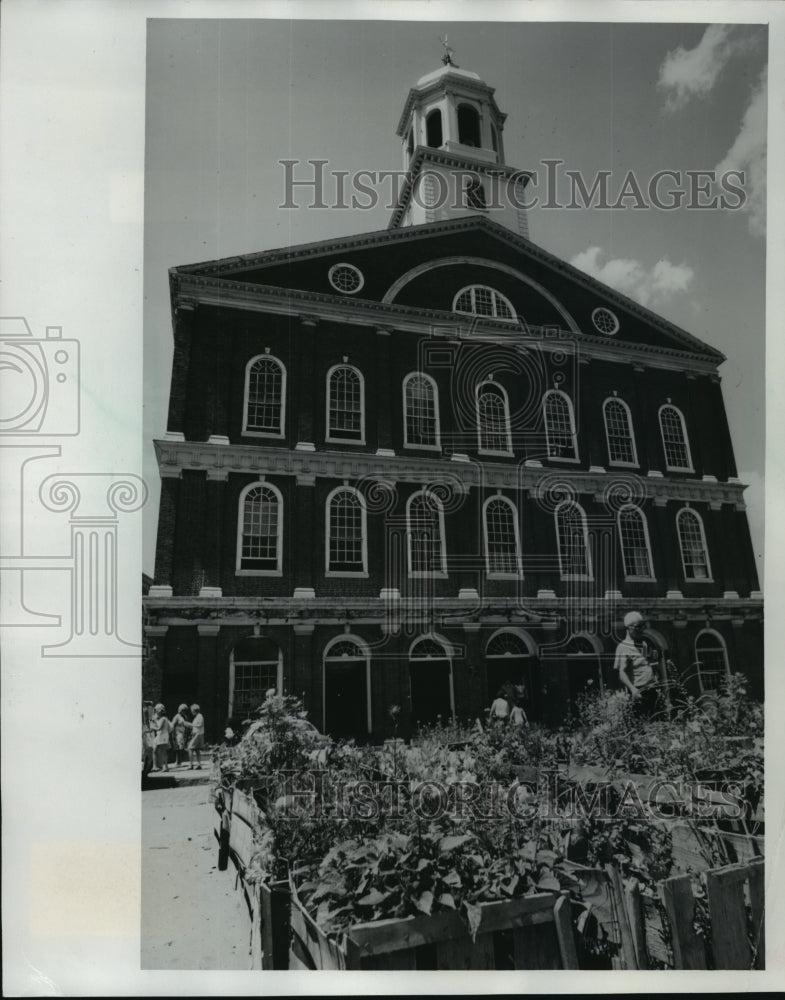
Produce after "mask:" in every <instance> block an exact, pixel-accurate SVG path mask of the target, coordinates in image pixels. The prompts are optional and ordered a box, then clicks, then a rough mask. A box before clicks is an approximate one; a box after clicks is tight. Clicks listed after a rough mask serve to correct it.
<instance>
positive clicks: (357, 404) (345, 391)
mask: <svg viewBox="0 0 785 1000" xmlns="http://www.w3.org/2000/svg"><path fill="white" fill-rule="evenodd" d="M327 440H328V441H347V442H353V443H354V444H365V382H364V380H363V377H362V375H361V374H360V372H359V371H358V370H357V369H356V368H353V367H352V366H351V365H335V366H334V367H333V368H331V369H330V370H329V371H328V372H327Z"/></svg>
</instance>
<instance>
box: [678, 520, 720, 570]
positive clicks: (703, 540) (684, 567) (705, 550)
mask: <svg viewBox="0 0 785 1000" xmlns="http://www.w3.org/2000/svg"><path fill="white" fill-rule="evenodd" d="M687 511H689V513H690V514H692V515H693V516H694V517H696V518H697V519H698V527H699V528H700V535H701V544H702V545H703V554H704V555H705V556H706V573H707V574H708V575H707V576H687V561H686V559H685V558H684V544H683V542H682V537H681V527H680V522H681V518H682V515H683V514H684V513H685V512H687ZM676 538H677V539H678V542H679V552H680V553H681V569H682V573H683V574H684V582H685V583H714V577H713V575H712V572H711V558H710V557H709V546H708V544H707V543H706V529H705V528H704V525H703V518H702V517H701V515H700V514H699V513H698V511H697V510H695V508H694V507H682V508H681V510H679V511H677V512H676Z"/></svg>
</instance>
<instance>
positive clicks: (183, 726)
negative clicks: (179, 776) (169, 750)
mask: <svg viewBox="0 0 785 1000" xmlns="http://www.w3.org/2000/svg"><path fill="white" fill-rule="evenodd" d="M189 722H190V719H189V717H188V706H187V705H185V704H183V705H180V706H179V707H178V709H177V715H175V716H174V717H173V718H172V736H173V737H174V752H175V756H176V763H177V765H178V766H179V765H180V764H184V763H185V758H186V743H187V742H188V741H187V740H186V734H187V729H188V723H189Z"/></svg>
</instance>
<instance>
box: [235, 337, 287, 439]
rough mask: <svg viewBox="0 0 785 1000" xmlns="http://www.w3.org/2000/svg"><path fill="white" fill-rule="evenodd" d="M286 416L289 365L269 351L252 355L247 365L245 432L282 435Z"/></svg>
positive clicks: (266, 435)
mask: <svg viewBox="0 0 785 1000" xmlns="http://www.w3.org/2000/svg"><path fill="white" fill-rule="evenodd" d="M285 417H286V369H285V368H284V366H283V364H282V363H281V362H280V361H279V360H278V359H277V358H274V357H272V356H271V355H269V354H262V355H260V356H259V357H258V358H252V359H251V360H250V361H249V362H248V365H247V366H246V369H245V407H244V414H243V433H244V434H252V435H254V436H259V437H283V436H284V421H285Z"/></svg>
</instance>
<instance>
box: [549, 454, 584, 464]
mask: <svg viewBox="0 0 785 1000" xmlns="http://www.w3.org/2000/svg"><path fill="white" fill-rule="evenodd" d="M547 458H548V461H549V462H569V463H570V464H571V465H580V461H581V460H580V459H579V458H567V457H566V456H564V455H548V456H547Z"/></svg>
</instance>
